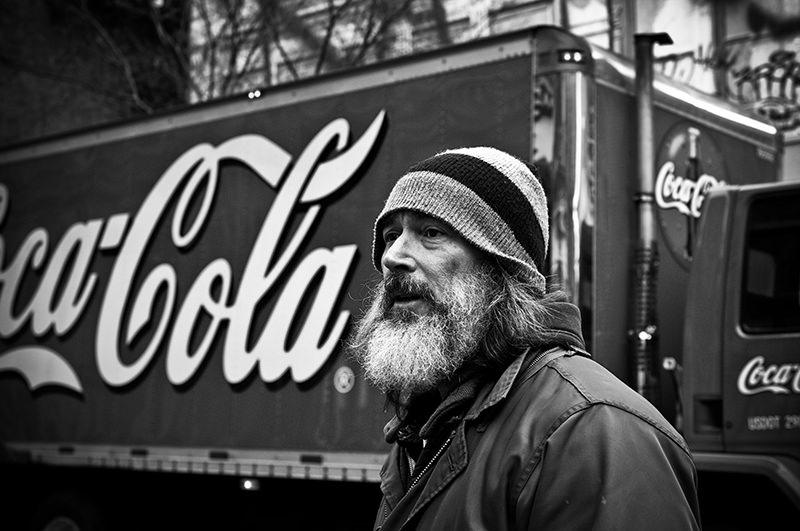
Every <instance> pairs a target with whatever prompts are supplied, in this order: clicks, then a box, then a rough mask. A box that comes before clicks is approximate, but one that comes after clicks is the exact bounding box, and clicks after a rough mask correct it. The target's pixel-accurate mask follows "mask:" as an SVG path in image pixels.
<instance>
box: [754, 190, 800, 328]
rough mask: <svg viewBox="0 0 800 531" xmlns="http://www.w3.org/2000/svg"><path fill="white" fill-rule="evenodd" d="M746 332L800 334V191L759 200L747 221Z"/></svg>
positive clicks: (755, 201)
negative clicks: (799, 332)
mask: <svg viewBox="0 0 800 531" xmlns="http://www.w3.org/2000/svg"><path fill="white" fill-rule="evenodd" d="M747 223H748V225H747V235H746V247H745V263H744V278H743V282H742V293H743V296H742V313H741V320H742V328H743V329H744V330H745V331H746V332H749V333H755V334H764V333H780V332H798V331H800V192H795V191H793V192H789V193H781V194H780V195H777V194H776V195H768V196H764V197H760V198H757V199H756V200H754V201H753V202H752V204H751V205H750V211H749V214H748V221H747Z"/></svg>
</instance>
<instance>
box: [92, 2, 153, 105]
mask: <svg viewBox="0 0 800 531" xmlns="http://www.w3.org/2000/svg"><path fill="white" fill-rule="evenodd" d="M78 12H79V13H80V14H81V16H83V17H84V18H85V19H86V20H87V21H88V22H89V24H90V25H91V26H92V27H93V28H94V30H95V31H96V32H97V33H98V35H100V38H101V39H103V42H105V44H106V46H108V48H109V49H110V50H111V53H112V55H113V57H114V59H115V61H116V62H117V64H118V66H119V67H120V68H122V72H123V75H124V76H125V81H126V83H127V84H128V89H129V90H130V93H131V98H132V99H133V102H134V104H135V105H136V106H137V107H139V108H140V109H141V110H143V111H144V112H146V113H147V114H153V108H152V107H151V106H150V105H148V104H147V103H146V102H145V101H144V100H143V99H142V98H141V96H140V95H139V88H138V86H137V84H136V79H135V78H134V76H133V69H132V68H131V64H130V62H129V61H128V58H127V57H125V54H124V53H122V50H121V49H120V48H119V46H118V45H117V43H116V42H115V41H114V39H113V38H112V37H111V34H110V33H109V32H108V31H107V30H106V28H104V27H103V25H102V24H100V21H98V20H97V19H96V18H95V17H94V16H93V15H92V14H91V12H90V11H89V7H88V6H87V4H86V0H81V9H80V10H78Z"/></svg>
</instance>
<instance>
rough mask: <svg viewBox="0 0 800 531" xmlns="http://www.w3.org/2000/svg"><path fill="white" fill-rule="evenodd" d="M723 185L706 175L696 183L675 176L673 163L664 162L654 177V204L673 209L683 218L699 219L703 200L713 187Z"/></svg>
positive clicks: (721, 182)
mask: <svg viewBox="0 0 800 531" xmlns="http://www.w3.org/2000/svg"><path fill="white" fill-rule="evenodd" d="M720 184H725V183H724V182H723V181H720V180H718V179H716V178H715V177H712V176H711V175H708V174H703V175H701V176H700V177H699V178H698V179H697V180H696V181H695V180H692V179H689V178H687V177H683V176H681V175H676V174H675V163H674V162H672V161H667V162H665V163H664V164H663V165H662V166H661V168H660V169H659V170H658V176H657V177H656V186H655V195H656V204H657V205H658V206H659V207H661V208H674V209H676V210H677V211H678V212H680V213H681V214H683V215H684V216H691V217H693V218H699V217H700V209H701V208H702V206H703V199H705V197H706V194H707V193H708V191H709V190H710V189H711V187H713V186H717V185H720Z"/></svg>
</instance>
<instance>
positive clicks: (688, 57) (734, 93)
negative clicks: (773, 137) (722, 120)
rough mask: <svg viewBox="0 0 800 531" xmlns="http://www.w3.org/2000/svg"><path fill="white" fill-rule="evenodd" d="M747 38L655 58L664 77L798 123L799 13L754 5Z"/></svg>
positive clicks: (786, 124) (785, 123) (781, 122)
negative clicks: (789, 14)
mask: <svg viewBox="0 0 800 531" xmlns="http://www.w3.org/2000/svg"><path fill="white" fill-rule="evenodd" d="M747 17H748V18H747V22H748V26H749V29H750V31H751V33H750V35H748V36H746V37H738V38H735V39H730V40H728V41H726V42H724V43H723V44H722V45H721V46H718V47H715V46H714V45H713V44H708V45H706V46H702V45H701V46H699V47H698V48H697V49H696V50H688V51H684V52H681V53H674V54H669V55H664V56H661V57H658V58H657V59H656V65H657V69H658V70H660V72H661V73H662V74H664V75H666V76H669V77H671V78H673V79H675V80H677V81H681V82H683V83H687V84H689V85H692V86H694V87H696V88H699V89H700V90H704V91H706V92H710V93H716V94H719V95H722V96H725V97H727V98H728V99H729V100H731V101H732V102H735V103H738V104H740V105H744V106H746V107H750V108H752V109H754V110H755V112H757V113H758V114H760V115H762V116H764V117H766V118H768V119H770V120H771V121H772V122H773V124H774V125H775V126H776V127H778V128H780V129H783V130H788V129H795V128H797V127H800V61H798V56H799V55H800V17H777V16H774V15H772V14H771V13H768V12H766V11H765V10H764V9H763V8H760V7H758V6H757V5H755V4H751V6H750V8H749V9H748V11H747Z"/></svg>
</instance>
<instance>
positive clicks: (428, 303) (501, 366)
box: [353, 147, 699, 531]
mask: <svg viewBox="0 0 800 531" xmlns="http://www.w3.org/2000/svg"><path fill="white" fill-rule="evenodd" d="M534 172H535V170H534V171H532V170H531V168H530V167H529V166H527V165H526V164H524V163H522V162H521V161H519V160H518V159H516V158H514V157H512V156H510V155H509V154H507V153H504V152H502V151H499V150H496V149H493V148H486V147H479V148H464V149H456V150H451V151H445V152H443V153H440V154H438V155H436V156H434V157H432V158H429V159H427V160H424V161H422V162H420V163H418V164H416V165H415V166H413V167H412V168H410V169H409V170H408V172H407V173H406V174H405V175H404V176H403V177H402V178H401V179H400V180H399V181H398V182H397V184H396V185H395V187H394V189H393V190H392V192H391V194H390V195H389V198H388V199H387V201H386V205H385V206H384V208H383V211H382V212H381V213H380V215H379V216H378V218H377V220H376V222H375V233H374V246H373V261H374V264H375V267H376V268H378V269H379V270H380V271H381V272H382V273H383V281H382V283H381V284H380V286H379V287H378V290H377V292H376V293H375V297H374V301H373V302H372V304H371V307H370V308H369V310H368V311H367V313H366V314H365V315H364V317H363V318H362V319H361V321H360V322H359V324H358V327H357V330H356V334H355V336H354V340H353V346H354V347H355V348H357V349H359V352H360V353H361V354H360V356H361V361H362V363H363V365H364V368H365V371H366V374H367V376H368V377H369V378H370V380H371V381H372V382H373V383H374V384H376V385H377V386H378V387H379V388H380V389H381V390H382V391H384V392H385V393H386V395H387V397H388V400H389V402H390V403H391V404H393V405H394V407H395V410H396V413H397V414H396V416H395V417H394V418H393V419H392V420H391V421H390V422H389V424H388V425H387V426H386V428H385V430H384V432H385V436H386V440H387V441H388V442H390V443H394V446H393V448H392V451H391V453H390V455H389V457H388V459H387V461H386V463H385V465H384V467H383V470H382V472H381V478H382V482H381V489H382V491H383V494H384V496H383V500H382V502H381V505H380V508H379V511H378V516H377V519H376V523H375V527H376V529H382V530H384V531H386V530H394V529H457V530H461V529H487V530H502V529H693V528H698V527H699V524H698V522H699V517H698V507H697V494H696V472H695V469H694V465H693V463H692V459H691V456H690V454H689V450H688V449H687V447H686V445H685V443H684V441H683V439H682V438H681V437H680V435H678V433H677V432H675V430H674V429H673V428H672V427H671V426H670V425H669V424H668V423H667V422H666V420H664V418H663V417H662V416H661V415H660V414H659V413H658V411H657V410H656V409H655V408H654V407H653V406H652V405H651V404H650V403H648V402H647V401H646V400H644V399H643V398H642V397H641V396H639V395H638V394H636V393H635V392H633V391H632V390H631V389H630V388H628V387H627V386H625V385H624V384H623V383H622V382H620V381H619V380H617V379H616V378H615V377H614V376H613V375H611V374H610V373H609V372H608V371H607V370H605V369H604V368H603V367H601V366H600V365H599V364H597V363H595V362H594V361H592V360H591V359H590V358H589V354H588V353H586V352H585V351H584V350H583V340H582V337H581V333H580V315H579V313H578V310H577V308H576V307H575V306H573V305H571V304H569V303H567V302H565V300H564V297H563V296H562V295H560V294H558V293H550V294H547V293H545V279H544V276H543V275H542V273H541V271H542V270H543V269H544V263H545V256H546V252H547V241H548V214H547V203H546V198H545V195H544V191H543V189H542V186H541V184H540V183H539V182H538V180H537V177H536V175H535V173H534Z"/></svg>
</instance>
